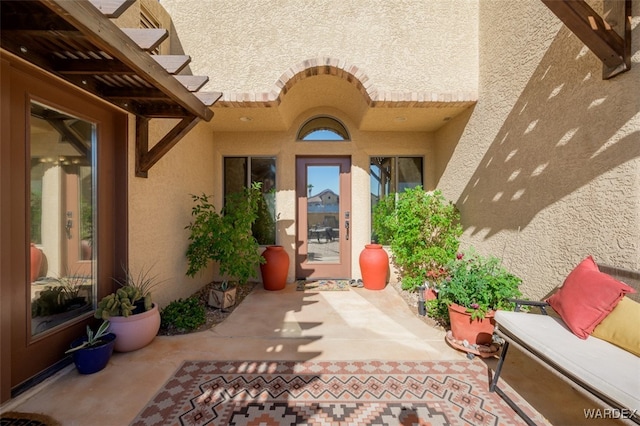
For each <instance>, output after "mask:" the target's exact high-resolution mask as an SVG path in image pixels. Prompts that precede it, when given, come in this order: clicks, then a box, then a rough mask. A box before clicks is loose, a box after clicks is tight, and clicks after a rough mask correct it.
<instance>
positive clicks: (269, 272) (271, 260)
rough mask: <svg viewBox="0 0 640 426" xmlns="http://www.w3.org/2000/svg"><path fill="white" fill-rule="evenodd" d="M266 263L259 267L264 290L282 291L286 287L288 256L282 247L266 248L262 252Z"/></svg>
mask: <svg viewBox="0 0 640 426" xmlns="http://www.w3.org/2000/svg"><path fill="white" fill-rule="evenodd" d="M262 257H264V258H265V260H266V262H265V263H263V264H261V265H260V272H261V273H262V285H263V286H264V289H265V290H270V291H277V290H282V289H283V288H285V286H286V285H287V272H289V255H288V254H287V252H286V251H285V250H284V247H282V246H275V245H274V246H267V248H266V250H265V251H263V252H262Z"/></svg>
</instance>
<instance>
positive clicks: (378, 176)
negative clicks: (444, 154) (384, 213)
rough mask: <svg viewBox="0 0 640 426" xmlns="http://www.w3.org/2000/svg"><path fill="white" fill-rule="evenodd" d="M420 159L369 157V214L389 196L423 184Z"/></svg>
mask: <svg viewBox="0 0 640 426" xmlns="http://www.w3.org/2000/svg"><path fill="white" fill-rule="evenodd" d="M423 174H424V173H423V168H422V157H371V161H370V164H369V176H370V180H371V212H372V213H373V209H374V207H375V206H376V204H378V200H381V199H382V198H384V197H385V196H387V195H389V194H395V193H398V192H402V191H404V190H405V189H409V188H415V187H416V186H418V185H422V184H423Z"/></svg>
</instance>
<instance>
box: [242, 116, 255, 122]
mask: <svg viewBox="0 0 640 426" xmlns="http://www.w3.org/2000/svg"><path fill="white" fill-rule="evenodd" d="M251 120H252V118H251V117H247V116H243V117H240V121H244V122H245V123H248V122H249V121H251Z"/></svg>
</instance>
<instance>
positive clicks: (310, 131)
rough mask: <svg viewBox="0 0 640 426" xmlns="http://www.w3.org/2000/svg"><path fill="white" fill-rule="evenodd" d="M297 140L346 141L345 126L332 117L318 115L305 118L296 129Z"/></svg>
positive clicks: (346, 132) (347, 137)
mask: <svg viewBox="0 0 640 426" xmlns="http://www.w3.org/2000/svg"><path fill="white" fill-rule="evenodd" d="M297 139H298V140H299V141H348V140H350V137H349V132H348V131H347V128H346V127H345V126H344V124H342V123H341V122H339V121H338V120H336V119H335V118H333V117H327V116H319V117H313V118H311V119H309V120H307V121H306V122H305V123H304V124H303V125H302V126H301V127H300V130H299V131H298V137H297Z"/></svg>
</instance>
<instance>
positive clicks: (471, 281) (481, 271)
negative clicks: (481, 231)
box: [438, 249, 522, 319]
mask: <svg viewBox="0 0 640 426" xmlns="http://www.w3.org/2000/svg"><path fill="white" fill-rule="evenodd" d="M447 270H448V272H449V276H448V277H447V278H445V280H444V281H443V282H442V284H441V285H440V287H439V290H438V302H439V303H443V304H446V305H447V306H449V305H450V304H452V303H455V304H457V305H460V306H462V307H464V308H466V309H467V312H469V313H471V318H472V319H482V318H484V317H485V316H486V314H487V313H488V312H489V311H493V310H496V309H513V303H511V302H509V299H512V298H518V297H520V296H521V293H520V290H519V289H518V287H519V286H520V284H521V282H522V280H521V279H520V278H518V277H516V276H515V275H513V274H511V273H510V272H508V271H507V270H506V269H505V268H504V267H503V266H502V265H501V262H500V259H498V258H497V257H495V256H490V257H482V256H480V255H479V254H477V253H476V252H475V251H474V250H473V249H470V250H468V251H467V252H466V253H458V254H457V255H456V258H455V259H454V260H453V261H451V262H450V263H449V264H448V265H447Z"/></svg>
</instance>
